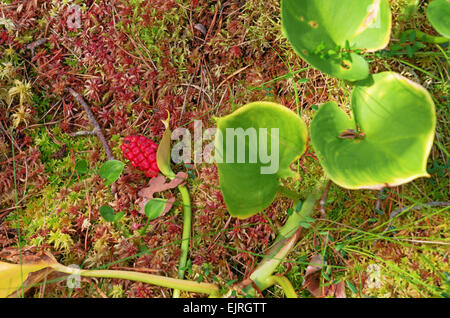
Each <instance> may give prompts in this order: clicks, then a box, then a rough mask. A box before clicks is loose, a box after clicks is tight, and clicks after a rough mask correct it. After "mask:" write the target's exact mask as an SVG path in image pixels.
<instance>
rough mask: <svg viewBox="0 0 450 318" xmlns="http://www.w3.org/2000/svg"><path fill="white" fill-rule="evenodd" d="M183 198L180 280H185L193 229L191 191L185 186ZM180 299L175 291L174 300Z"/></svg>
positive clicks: (179, 188) (182, 188)
mask: <svg viewBox="0 0 450 318" xmlns="http://www.w3.org/2000/svg"><path fill="white" fill-rule="evenodd" d="M178 190H179V191H180V194H181V198H182V200H183V210H184V221H183V235H182V241H181V256H180V263H179V267H178V278H179V279H183V278H184V273H185V272H186V264H187V257H188V254H189V243H190V240H191V227H192V212H191V198H190V197H189V191H188V189H187V188H186V186H185V185H179V186H178ZM179 297H180V290H179V289H175V290H174V291H173V298H179Z"/></svg>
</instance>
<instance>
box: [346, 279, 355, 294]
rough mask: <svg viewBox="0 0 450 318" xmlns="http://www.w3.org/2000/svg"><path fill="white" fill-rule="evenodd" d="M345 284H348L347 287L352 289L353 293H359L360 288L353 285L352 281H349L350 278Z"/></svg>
mask: <svg viewBox="0 0 450 318" xmlns="http://www.w3.org/2000/svg"><path fill="white" fill-rule="evenodd" d="M345 284H346V285H347V287H348V288H349V289H350V290H351V291H352V293H355V294H357V293H358V290H357V289H356V287H355V285H353V284H352V283H351V282H349V281H348V280H347V281H345Z"/></svg>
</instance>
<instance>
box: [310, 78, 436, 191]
mask: <svg viewBox="0 0 450 318" xmlns="http://www.w3.org/2000/svg"><path fill="white" fill-rule="evenodd" d="M352 110H353V116H354V118H349V117H348V116H347V115H346V114H345V113H344V112H343V111H342V110H341V109H340V108H339V107H338V106H337V105H336V103H334V102H329V103H327V104H324V105H322V106H321V107H320V108H319V110H318V112H317V114H316V115H315V117H314V119H313V121H312V123H311V141H312V144H313V147H314V149H315V150H316V152H317V153H318V155H319V160H320V163H321V164H322V166H323V168H324V169H325V171H326V173H327V174H328V176H329V177H330V179H331V180H333V181H334V182H335V183H336V184H338V185H340V186H342V187H344V188H348V189H359V188H368V189H379V188H382V187H385V186H396V185H399V184H403V183H406V182H409V181H411V180H413V179H415V178H418V177H424V176H428V174H427V171H426V163H427V158H428V155H429V153H430V150H431V146H432V144H433V138H434V128H435V110H434V103H433V101H432V99H431V96H430V95H429V93H428V92H427V91H426V90H425V89H424V88H423V87H421V86H420V85H418V84H416V83H414V82H411V81H410V80H408V79H406V78H404V77H402V76H400V75H398V74H396V73H392V72H384V73H380V74H376V75H374V76H373V77H371V78H370V79H368V80H366V81H365V83H358V85H357V86H356V87H355V89H354V91H353V94H352ZM349 129H352V130H354V131H355V132H357V133H358V131H359V132H361V133H362V134H365V135H360V136H359V137H356V138H355V139H347V138H348V137H347V138H344V135H345V133H344V132H348V130H349ZM343 133H344V134H343ZM347 135H348V133H347Z"/></svg>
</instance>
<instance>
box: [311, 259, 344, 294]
mask: <svg viewBox="0 0 450 318" xmlns="http://www.w3.org/2000/svg"><path fill="white" fill-rule="evenodd" d="M325 265H326V262H324V260H323V258H322V256H321V255H317V254H315V255H313V257H312V258H311V261H310V263H309V265H308V267H307V268H306V272H305V276H304V279H303V286H306V288H307V289H308V291H309V292H310V293H311V294H313V295H314V297H330V296H331V297H336V298H346V297H347V296H346V294H345V283H344V281H340V282H339V283H337V284H330V285H327V286H321V269H322V268H323V267H324V266H325Z"/></svg>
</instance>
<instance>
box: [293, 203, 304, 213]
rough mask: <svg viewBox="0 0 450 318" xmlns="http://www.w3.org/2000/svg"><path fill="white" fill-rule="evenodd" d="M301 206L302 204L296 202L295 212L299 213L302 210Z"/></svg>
mask: <svg viewBox="0 0 450 318" xmlns="http://www.w3.org/2000/svg"><path fill="white" fill-rule="evenodd" d="M302 205H303V202H302V201H298V203H297V205H296V206H295V212H300V210H301V209H302Z"/></svg>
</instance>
